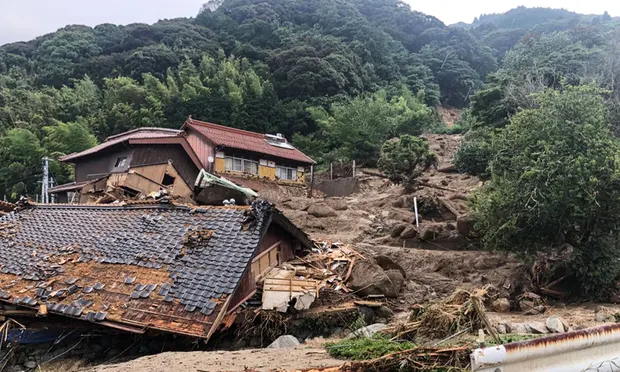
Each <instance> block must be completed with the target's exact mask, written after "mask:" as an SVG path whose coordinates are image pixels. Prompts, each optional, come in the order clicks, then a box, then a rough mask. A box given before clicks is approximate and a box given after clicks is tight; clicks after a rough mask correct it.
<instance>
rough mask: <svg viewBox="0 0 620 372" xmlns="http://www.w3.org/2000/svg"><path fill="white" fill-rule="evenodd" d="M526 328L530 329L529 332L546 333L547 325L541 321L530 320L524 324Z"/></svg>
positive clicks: (547, 331)
mask: <svg viewBox="0 0 620 372" xmlns="http://www.w3.org/2000/svg"><path fill="white" fill-rule="evenodd" d="M526 328H527V329H528V330H529V331H530V333H535V334H543V335H544V334H547V333H549V330H548V329H547V326H546V325H545V323H543V322H532V323H529V324H527V325H526Z"/></svg>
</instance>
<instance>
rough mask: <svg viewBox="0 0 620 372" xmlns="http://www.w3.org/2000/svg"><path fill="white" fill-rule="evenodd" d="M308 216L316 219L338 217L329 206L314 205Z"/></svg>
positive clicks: (310, 208) (309, 209)
mask: <svg viewBox="0 0 620 372" xmlns="http://www.w3.org/2000/svg"><path fill="white" fill-rule="evenodd" d="M308 214H309V215H311V216H314V217H318V218H323V217H336V216H337V215H338V214H337V213H336V211H335V210H333V209H332V208H331V207H330V206H329V205H327V204H313V205H311V206H310V207H309V208H308Z"/></svg>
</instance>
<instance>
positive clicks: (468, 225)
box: [456, 214, 474, 238]
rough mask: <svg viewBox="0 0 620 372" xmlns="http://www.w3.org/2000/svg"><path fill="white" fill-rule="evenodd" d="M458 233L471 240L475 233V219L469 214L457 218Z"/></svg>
mask: <svg viewBox="0 0 620 372" xmlns="http://www.w3.org/2000/svg"><path fill="white" fill-rule="evenodd" d="M456 231H458V233H459V235H461V236H464V237H466V238H469V237H471V236H472V235H473V232H474V218H473V216H471V215H469V214H464V215H462V216H458V217H457V218H456Z"/></svg>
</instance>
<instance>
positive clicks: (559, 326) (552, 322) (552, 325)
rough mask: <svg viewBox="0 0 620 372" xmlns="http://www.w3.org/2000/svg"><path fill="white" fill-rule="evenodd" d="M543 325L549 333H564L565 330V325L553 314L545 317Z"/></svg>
mask: <svg viewBox="0 0 620 372" xmlns="http://www.w3.org/2000/svg"><path fill="white" fill-rule="evenodd" d="M545 325H546V326H547V329H548V330H549V331H550V332H551V333H564V332H566V331H567V329H566V327H565V326H564V321H563V320H562V318H560V317H559V316H557V315H553V316H550V317H549V318H547V321H546V322H545Z"/></svg>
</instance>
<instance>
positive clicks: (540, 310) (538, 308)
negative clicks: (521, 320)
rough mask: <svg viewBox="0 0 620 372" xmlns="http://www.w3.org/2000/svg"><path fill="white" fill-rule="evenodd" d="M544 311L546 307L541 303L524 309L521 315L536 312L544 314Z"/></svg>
mask: <svg viewBox="0 0 620 372" xmlns="http://www.w3.org/2000/svg"><path fill="white" fill-rule="evenodd" d="M545 311H547V308H546V307H544V306H543V305H538V306H535V307H533V308H531V309H529V310H527V311H525V312H524V313H523V315H538V314H544V313H545Z"/></svg>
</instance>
